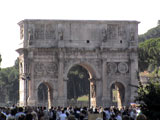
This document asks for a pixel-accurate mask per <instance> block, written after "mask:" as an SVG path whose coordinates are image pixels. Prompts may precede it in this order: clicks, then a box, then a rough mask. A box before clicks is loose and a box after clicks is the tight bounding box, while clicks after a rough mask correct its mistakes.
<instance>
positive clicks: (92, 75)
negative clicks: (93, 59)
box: [64, 61, 101, 80]
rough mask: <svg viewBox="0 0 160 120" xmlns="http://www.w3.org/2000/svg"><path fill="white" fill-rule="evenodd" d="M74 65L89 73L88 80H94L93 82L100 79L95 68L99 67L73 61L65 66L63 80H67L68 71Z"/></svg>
mask: <svg viewBox="0 0 160 120" xmlns="http://www.w3.org/2000/svg"><path fill="white" fill-rule="evenodd" d="M75 65H81V66H82V67H84V68H85V69H86V70H87V71H88V73H89V76H90V78H89V79H94V80H96V79H98V80H99V79H100V78H101V77H100V74H99V72H98V70H96V68H98V67H100V66H96V65H94V64H91V63H89V62H77V61H75V62H73V63H68V65H67V66H66V67H67V69H66V70H65V71H64V80H68V78H67V74H68V72H69V70H70V69H71V68H72V67H73V66H75Z"/></svg>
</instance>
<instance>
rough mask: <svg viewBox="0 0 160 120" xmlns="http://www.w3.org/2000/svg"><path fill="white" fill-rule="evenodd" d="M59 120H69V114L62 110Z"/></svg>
mask: <svg viewBox="0 0 160 120" xmlns="http://www.w3.org/2000/svg"><path fill="white" fill-rule="evenodd" d="M59 118H60V119H59V120H67V115H66V114H65V113H64V110H62V113H61V114H60V116H59Z"/></svg>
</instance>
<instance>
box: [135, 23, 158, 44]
mask: <svg viewBox="0 0 160 120" xmlns="http://www.w3.org/2000/svg"><path fill="white" fill-rule="evenodd" d="M158 37H160V24H158V25H157V26H156V27H154V28H152V29H150V30H148V31H147V32H146V33H144V34H142V35H139V37H138V40H139V42H144V41H145V40H148V39H151V38H158Z"/></svg>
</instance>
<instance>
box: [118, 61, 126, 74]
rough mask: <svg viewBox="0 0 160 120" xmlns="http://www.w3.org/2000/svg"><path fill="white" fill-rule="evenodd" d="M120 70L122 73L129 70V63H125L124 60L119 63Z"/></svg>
mask: <svg viewBox="0 0 160 120" xmlns="http://www.w3.org/2000/svg"><path fill="white" fill-rule="evenodd" d="M118 71H119V72H120V73H126V72H127V71H128V65H127V63H124V62H122V63H119V64H118Z"/></svg>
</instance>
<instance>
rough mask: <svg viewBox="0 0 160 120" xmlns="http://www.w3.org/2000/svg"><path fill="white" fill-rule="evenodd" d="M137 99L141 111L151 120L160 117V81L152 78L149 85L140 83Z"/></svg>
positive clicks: (157, 119)
mask: <svg viewBox="0 0 160 120" xmlns="http://www.w3.org/2000/svg"><path fill="white" fill-rule="evenodd" d="M136 101H138V102H139V103H140V107H141V111H142V113H143V114H145V115H146V116H147V118H148V119H149V120H159V118H160V81H159V78H155V77H154V78H150V80H149V82H148V84H147V85H142V84H140V85H139V89H138V96H137V97H136Z"/></svg>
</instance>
